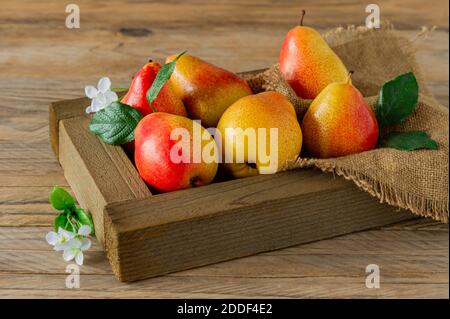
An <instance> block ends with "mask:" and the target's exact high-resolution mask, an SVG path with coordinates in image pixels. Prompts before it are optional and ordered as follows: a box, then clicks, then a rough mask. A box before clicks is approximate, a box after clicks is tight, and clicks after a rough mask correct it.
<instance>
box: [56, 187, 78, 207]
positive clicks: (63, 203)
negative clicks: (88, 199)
mask: <svg viewBox="0 0 450 319" xmlns="http://www.w3.org/2000/svg"><path fill="white" fill-rule="evenodd" d="M50 204H52V206H53V208H54V209H57V210H71V209H74V208H75V201H74V199H73V198H72V196H70V194H69V193H68V192H66V191H65V190H64V189H62V188H61V187H58V186H55V187H53V189H52V191H51V193H50Z"/></svg>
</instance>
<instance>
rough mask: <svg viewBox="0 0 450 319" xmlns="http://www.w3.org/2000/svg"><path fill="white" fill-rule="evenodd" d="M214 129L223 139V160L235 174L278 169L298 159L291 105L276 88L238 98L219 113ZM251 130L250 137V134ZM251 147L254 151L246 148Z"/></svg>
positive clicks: (299, 139)
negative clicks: (220, 114) (239, 155)
mask: <svg viewBox="0 0 450 319" xmlns="http://www.w3.org/2000/svg"><path fill="white" fill-rule="evenodd" d="M217 129H218V131H219V132H220V135H221V139H222V145H221V148H222V161H223V162H225V164H224V166H225V168H226V169H227V170H228V171H229V172H230V173H231V174H232V175H233V176H234V177H235V178H240V177H247V176H253V175H257V174H272V173H276V172H277V171H281V170H283V169H285V168H286V167H287V165H288V164H289V163H291V162H293V161H295V160H296V159H297V157H298V155H299V154H300V150H301V147H302V131H301V129H300V124H299V123H298V121H297V117H296V113H295V110H294V106H293V105H292V104H291V103H290V102H289V101H288V99H287V98H286V97H285V96H284V95H282V94H280V93H278V92H272V91H268V92H263V93H259V94H255V95H249V96H246V97H243V98H241V99H239V100H238V101H236V102H235V103H234V104H233V105H231V106H230V107H229V108H228V109H227V110H226V111H225V113H224V114H223V115H222V117H221V118H220V121H219V124H218V126H217ZM271 129H272V130H271ZM271 132H276V134H272V133H271ZM252 134H253V136H254V137H255V139H254V140H253V141H252V139H251V138H249V137H251V136H252ZM252 149H253V150H254V152H253V153H252V152H249V150H252ZM239 152H240V153H241V154H242V155H243V156H242V158H241V159H242V160H239V157H238V156H237V154H239ZM267 155H269V156H267ZM227 158H228V159H230V160H227ZM227 162H228V163H227Z"/></svg>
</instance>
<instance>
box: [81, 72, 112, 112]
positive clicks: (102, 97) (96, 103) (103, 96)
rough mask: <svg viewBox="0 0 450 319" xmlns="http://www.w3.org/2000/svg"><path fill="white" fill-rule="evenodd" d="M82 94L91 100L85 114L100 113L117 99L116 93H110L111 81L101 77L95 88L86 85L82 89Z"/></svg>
mask: <svg viewBox="0 0 450 319" xmlns="http://www.w3.org/2000/svg"><path fill="white" fill-rule="evenodd" d="M84 92H85V93H86V96H87V97H88V98H90V99H91V100H92V101H91V105H90V106H88V107H87V108H86V113H95V112H97V111H100V110H101V109H103V108H105V107H107V106H108V105H109V104H111V103H112V102H114V101H117V100H118V99H119V97H118V96H117V94H116V92H114V91H111V80H110V79H109V78H108V77H102V78H101V79H100V80H99V81H98V84H97V88H95V87H94V86H92V85H87V86H86V87H85V88H84Z"/></svg>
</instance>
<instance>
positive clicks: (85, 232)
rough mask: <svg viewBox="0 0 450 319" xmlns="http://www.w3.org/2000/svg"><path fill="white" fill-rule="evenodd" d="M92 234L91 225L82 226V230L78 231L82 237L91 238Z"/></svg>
mask: <svg viewBox="0 0 450 319" xmlns="http://www.w3.org/2000/svg"><path fill="white" fill-rule="evenodd" d="M91 232H92V229H91V227H90V226H89V225H81V227H80V229H78V235H80V236H85V237H87V236H89V235H90V234H91Z"/></svg>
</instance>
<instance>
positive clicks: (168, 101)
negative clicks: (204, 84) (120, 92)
mask: <svg viewBox="0 0 450 319" xmlns="http://www.w3.org/2000/svg"><path fill="white" fill-rule="evenodd" d="M160 69H161V64H159V63H157V62H153V61H151V60H150V61H149V62H148V63H146V64H145V65H144V66H143V67H142V68H141V69H140V70H139V71H138V72H137V73H136V74H135V76H134V77H133V81H132V82H131V85H130V89H129V90H128V92H127V94H126V95H125V96H124V97H123V98H122V101H121V102H122V103H124V104H127V105H129V106H132V107H134V108H135V109H137V110H138V111H140V112H141V114H142V116H146V115H148V114H150V113H152V111H153V110H152V108H151V107H150V104H149V103H148V101H147V91H148V89H149V88H150V87H151V86H152V84H153V81H154V80H155V78H156V75H157V74H158V71H159V70H160ZM152 106H153V108H154V109H155V110H156V111H158V112H166V113H170V114H175V115H180V116H187V113H186V109H185V107H184V105H183V102H182V101H181V99H180V98H179V97H178V96H177V95H176V93H175V91H174V89H173V87H172V84H171V83H170V82H166V83H165V84H164V86H163V87H162V88H161V91H159V94H158V97H157V98H156V99H155V101H153V103H152Z"/></svg>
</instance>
